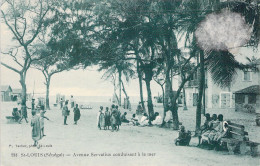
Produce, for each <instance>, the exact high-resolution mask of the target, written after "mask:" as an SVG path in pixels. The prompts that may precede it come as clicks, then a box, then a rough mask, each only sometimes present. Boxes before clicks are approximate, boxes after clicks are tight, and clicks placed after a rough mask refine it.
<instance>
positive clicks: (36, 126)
mask: <svg viewBox="0 0 260 166" xmlns="http://www.w3.org/2000/svg"><path fill="white" fill-rule="evenodd" d="M31 126H32V139H33V140H34V144H33V146H37V144H38V141H39V140H40V139H41V138H42V137H41V125H40V117H39V116H37V115H36V112H35V110H33V111H32V120H31Z"/></svg>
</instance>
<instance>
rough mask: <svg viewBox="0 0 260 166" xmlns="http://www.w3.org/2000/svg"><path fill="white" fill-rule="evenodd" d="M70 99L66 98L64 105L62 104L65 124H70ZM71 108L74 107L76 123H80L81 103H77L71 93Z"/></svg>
mask: <svg viewBox="0 0 260 166" xmlns="http://www.w3.org/2000/svg"><path fill="white" fill-rule="evenodd" d="M68 104H69V101H68V100H66V101H65V104H64V105H63V103H62V104H61V109H62V116H63V117H64V123H63V124H64V125H68V124H67V118H68V116H69V115H70V110H69V107H68ZM70 108H71V109H73V113H74V124H75V125H77V124H78V120H79V119H80V116H81V114H80V109H79V105H78V104H75V101H74V98H73V96H72V95H71V98H70Z"/></svg>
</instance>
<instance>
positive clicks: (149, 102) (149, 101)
mask: <svg viewBox="0 0 260 166" xmlns="http://www.w3.org/2000/svg"><path fill="white" fill-rule="evenodd" d="M145 83H146V88H147V107H148V113H149V118H151V117H153V115H154V110H153V100H152V92H151V84H150V83H151V80H145Z"/></svg>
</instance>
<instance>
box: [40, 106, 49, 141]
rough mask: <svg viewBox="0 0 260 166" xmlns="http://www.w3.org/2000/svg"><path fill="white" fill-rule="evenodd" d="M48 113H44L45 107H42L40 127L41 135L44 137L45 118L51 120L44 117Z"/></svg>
mask: <svg viewBox="0 0 260 166" xmlns="http://www.w3.org/2000/svg"><path fill="white" fill-rule="evenodd" d="M45 112H46V111H44V106H43V105H42V106H41V110H40V126H41V135H42V137H44V136H46V135H44V118H45V119H47V120H49V118H47V117H46V116H44V114H45Z"/></svg>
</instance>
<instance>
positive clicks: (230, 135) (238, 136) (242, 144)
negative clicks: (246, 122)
mask: <svg viewBox="0 0 260 166" xmlns="http://www.w3.org/2000/svg"><path fill="white" fill-rule="evenodd" d="M220 144H221V146H225V147H227V149H228V151H229V153H230V154H234V153H235V152H239V153H240V154H245V153H246V146H250V151H251V155H252V156H256V155H257V150H258V145H259V144H260V143H257V142H253V141H249V137H248V132H246V131H245V126H243V125H240V124H236V123H232V122H230V121H228V131H227V137H226V138H221V140H220Z"/></svg>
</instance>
